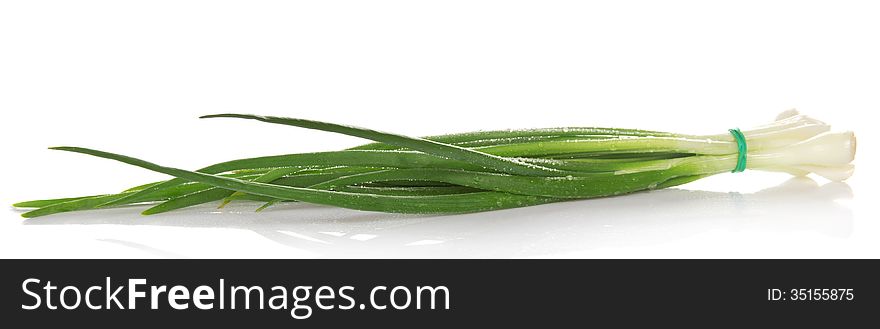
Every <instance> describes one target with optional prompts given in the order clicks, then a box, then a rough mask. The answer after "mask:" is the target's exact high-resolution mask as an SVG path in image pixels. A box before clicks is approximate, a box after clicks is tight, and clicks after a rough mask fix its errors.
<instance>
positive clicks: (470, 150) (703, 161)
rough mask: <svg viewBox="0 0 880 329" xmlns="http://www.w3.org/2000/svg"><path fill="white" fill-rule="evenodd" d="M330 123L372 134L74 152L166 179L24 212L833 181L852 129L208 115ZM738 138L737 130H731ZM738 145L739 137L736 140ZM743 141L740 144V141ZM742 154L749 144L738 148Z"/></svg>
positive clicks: (403, 205)
mask: <svg viewBox="0 0 880 329" xmlns="http://www.w3.org/2000/svg"><path fill="white" fill-rule="evenodd" d="M203 118H238V119H251V120H257V121H262V122H267V123H272V124H280V125H289V126H296V127H301V128H308V129H316V130H323V131H329V132H336V133H341V134H346V135H351V136H356V137H361V138H366V139H370V140H372V141H374V143H370V144H365V145H362V146H358V147H354V148H351V149H348V150H342V151H330V152H316V153H301V154H285V155H276V156H266V157H258V158H248V159H238V160H232V161H227V162H223V163H218V164H215V165H211V166H208V167H205V168H201V169H199V170H195V171H190V170H184V169H179V168H174V167H167V166H162V165H158V164H155V163H151V162H147V161H144V160H141V159H137V158H133V157H129V156H125V155H121V154H115V153H110V152H104V151H98V150H93V149H88V148H81V147H54V148H52V149H55V150H62V151H69V152H76V153H83V154H88V155H92V156H97V157H102V158H106V159H111V160H116V161H120V162H123V163H126V164H129V165H134V166H138V167H141V168H144V169H148V170H152V171H156V172H160V173H163V174H167V175H170V176H172V177H173V178H172V179H169V180H166V181H161V182H153V183H148V184H142V185H138V186H135V187H132V188H130V189H127V190H125V191H122V192H119V193H115V194H106V195H93V196H84V197H75V198H61V199H47V200H35V201H26V202H21V203H16V204H15V205H14V206H15V207H20V208H36V209H33V210H31V211H28V212H25V213H24V214H23V215H22V216H24V217H28V218H31V217H39V216H45V215H50V214H56V213H61V212H68V211H78V210H90V209H99V208H107V207H118V206H124V205H132V204H153V206H152V207H151V208H149V209H147V210H145V211H143V214H146V215H149V214H158V213H163V212H167V211H171V210H176V209H181V208H185V207H189V206H193V205H198V204H204V203H211V202H216V203H217V205H218V206H219V207H222V206H223V205H225V204H227V203H229V202H234V201H235V200H240V199H244V200H256V201H263V202H265V203H264V205H263V206H261V207H260V208H258V209H257V210H261V209H264V208H265V207H268V206H271V205H273V204H276V203H278V202H290V201H299V202H309V203H316V204H323V205H330V206H336V207H343V208H350V209H357V210H367V211H382V212H394V213H421V214H427V213H435V214H448V213H466V212H478V211H488V210H496V209H506V208H515V207H524V206H531V205H538V204H544V203H550V202H559V201H566V200H575V199H586V198H595V197H606V196H614V195H621V194H627V193H633V192H638V191H645V190H652V189H660V188H666V187H671V186H677V185H681V184H685V183H689V182H692V181H695V180H698V179H701V178H704V177H708V176H712V175H715V174H720V173H724V172H729V171H731V170H733V169H734V168H740V167H741V165H743V163H740V162H741V161H742V159H743V157H742V156H740V154H739V153H738V152H739V149H740V148H738V146H746V145H747V146H748V147H747V150H748V151H747V154H745V157H744V158H745V160H746V163H745V167H746V168H748V169H757V170H766V171H780V172H787V173H791V174H795V175H806V174H809V173H815V174H818V175H820V176H823V177H825V178H828V179H830V180H835V181H839V180H844V179H846V178H848V177H849V176H850V175H852V171H853V168H854V167H853V165H852V164H851V162H852V161H853V158H854V155H855V147H856V142H855V137H854V135H853V133H852V132H830V126H828V125H827V124H825V123H823V122H821V121H818V120H815V119H812V118H810V117H807V116H804V115H800V114H798V113H797V112H794V111H787V112H784V113H783V114H781V115H780V116H779V117H778V118H777V120H776V121H774V122H773V123H770V124H767V125H763V126H759V127H756V128H754V129H747V130H743V131H742V133H743V135H744V136H745V139H744V140H737V139H736V138H735V137H734V136H733V135H731V134H717V135H705V136H701V135H686V134H674V133H668V132H659V131H648V130H635V129H616V128H593V127H589V128H581V127H574V128H551V129H526V130H499V131H484V132H473V133H460V134H450V135H441V136H429V137H425V138H415V137H408V136H403V135H399V134H393V133H386V132H379V131H374V130H369V129H364V128H358V127H352V126H344V125H338V124H333V123H326V122H320V121H312V120H304V119H294V118H283V117H273V116H258V115H248V114H216V115H208V116H204V117H203ZM740 138H741V137H740ZM743 142H744V143H746V145H740V143H743ZM743 149H746V148H743ZM744 153H746V152H744Z"/></svg>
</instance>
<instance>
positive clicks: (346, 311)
mask: <svg viewBox="0 0 880 329" xmlns="http://www.w3.org/2000/svg"><path fill="white" fill-rule="evenodd" d="M878 274H880V261H878V260H4V261H2V273H0V278H2V294H0V296H2V315H3V318H4V320H5V321H6V322H12V323H22V324H27V325H28V326H36V327H41V326H45V325H52V324H88V325H90V326H92V327H94V326H99V327H100V326H106V327H117V328H118V327H120V326H123V327H124V326H127V325H129V324H138V325H172V326H174V325H182V324H198V325H222V326H253V325H257V324H259V325H266V324H273V325H284V326H291V327H310V326H330V327H334V326H335V327H338V326H342V325H382V326H385V327H388V326H392V327H398V326H399V327H404V326H406V327H420V326H428V327H434V326H441V325H456V324H457V325H468V324H471V325H476V324H490V325H493V326H496V325H517V326H523V325H535V326H538V325H541V326H547V325H554V326H563V325H566V326H578V327H581V326H589V325H592V324H612V325H620V326H627V325H636V324H641V325H660V324H670V325H698V326H703V327H707V326H716V325H720V324H725V325H726V324H731V323H739V324H753V325H762V326H763V325H769V324H772V323H777V324H785V325H789V326H790V325H794V324H812V325H817V324H829V325H834V326H835V327H841V326H845V325H846V324H849V323H859V324H862V325H864V324H867V323H873V322H874V321H875V320H876V315H874V314H875V313H876V311H877V310H878V309H880V291H878V287H880V284H878V277H880V275H878Z"/></svg>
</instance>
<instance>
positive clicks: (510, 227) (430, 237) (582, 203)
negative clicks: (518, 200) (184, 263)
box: [24, 177, 853, 258]
mask: <svg viewBox="0 0 880 329" xmlns="http://www.w3.org/2000/svg"><path fill="white" fill-rule="evenodd" d="M850 198H852V191H851V190H850V188H849V186H848V185H846V184H845V183H827V184H824V185H821V186H820V185H818V184H817V183H816V182H815V181H813V180H811V179H809V178H803V177H800V178H792V179H790V180H788V181H786V182H785V183H783V184H780V185H778V186H775V187H772V188H768V189H764V190H761V191H758V192H755V193H747V194H740V193H721V192H707V191H691V190H684V189H665V190H658V191H651V192H644V193H635V194H632V195H628V196H623V197H613V198H600V199H591V200H578V201H569V202H561V203H555V204H547V205H541V206H534V207H526V208H519V209H510V210H501V211H494V212H485V213H478V214H463V215H447V216H434V215H397V214H384V213H371V212H360V211H352V210H346V209H339V208H332V207H324V206H317V205H310V204H301V203H285V204H279V205H277V206H275V207H273V208H270V209H267V210H265V211H263V212H260V213H259V214H258V215H255V214H254V212H253V210H254V209H255V208H256V207H257V206H259V203H249V202H236V203H233V204H230V205H228V206H227V207H226V208H224V209H216V207H215V206H212V205H203V206H198V207H193V208H189V209H184V210H179V211H175V212H170V213H164V214H159V215H153V216H135V215H132V213H133V212H135V211H139V210H141V209H143V208H142V207H135V209H133V208H132V207H127V208H120V209H107V210H99V211H86V212H73V213H65V214H59V215H53V216H47V217H44V218H36V219H31V220H27V221H25V222H24V224H25V225H69V224H76V225H151V226H169V227H188V228H196V229H197V228H227V229H241V230H249V231H253V232H255V233H257V234H260V235H261V236H262V237H264V238H266V239H269V240H271V241H273V242H276V243H278V244H281V245H284V246H287V247H290V248H295V249H296V250H303V251H308V252H311V253H313V254H315V255H318V256H319V257H331V258H332V257H341V258H357V257H380V258H381V257H390V256H393V257H402V258H406V257H451V258H458V257H541V256H553V255H561V254H565V253H577V252H582V251H589V250H593V249H597V248H615V247H630V246H644V245H655V244H662V243H666V242H671V241H676V240H681V239H685V238H688V237H691V236H695V235H698V234H701V233H705V232H708V231H711V230H718V229H721V230H731V231H758V232H771V233H772V232H784V233H791V232H815V233H819V234H825V235H830V236H837V237H846V236H848V235H850V234H851V232H852V226H853V215H852V212H851V210H850V209H848V208H847V207H846V206H845V205H842V204H839V203H838V202H836V200H840V199H850ZM196 234H198V233H196ZM113 241H114V244H118V245H124V246H127V247H131V248H135V249H139V250H142V251H145V252H150V253H153V254H156V253H154V252H152V251H155V250H160V249H157V248H154V247H151V246H143V245H140V244H133V243H126V242H125V241H119V240H113ZM743 243H748V241H744V242H743ZM163 254H165V255H164V256H168V254H167V253H165V252H163ZM157 256H160V257H164V256H163V255H158V254H157Z"/></svg>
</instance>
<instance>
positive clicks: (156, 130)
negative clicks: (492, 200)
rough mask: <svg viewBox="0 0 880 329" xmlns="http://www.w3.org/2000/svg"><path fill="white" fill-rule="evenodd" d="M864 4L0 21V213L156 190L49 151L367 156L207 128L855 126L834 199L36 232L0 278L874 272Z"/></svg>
mask: <svg viewBox="0 0 880 329" xmlns="http://www.w3.org/2000/svg"><path fill="white" fill-rule="evenodd" d="M875 4H876V2H872V1H727V2H713V1H602V2H599V1H596V2H594V3H590V2H584V1H570V2H568V1H311V2H305V1H302V2H293V1H277V2H273V1H241V2H230V1H137V2H134V1H15V2H13V1H4V2H2V4H0V113H2V114H3V115H2V118H0V125H2V126H0V133H2V136H0V140H2V150H3V153H4V155H3V161H2V162H0V166H2V171H0V172H2V175H3V176H2V177H3V178H2V188H0V202H2V203H3V204H5V205H9V204H11V203H13V202H16V201H22V200H28V199H39V198H52V197H64V196H77V195H85V194H99V193H106V192H115V191H118V190H120V189H123V188H126V187H129V186H132V185H135V184H140V183H145V182H149V181H153V180H159V179H164V178H165V177H164V176H162V175H159V174H154V173H151V172H147V171H145V170H142V169H139V168H134V167H129V166H126V165H123V164H120V163H116V162H113V161H108V160H103V159H97V158H92V157H88V156H84V155H77V154H71V153H62V152H55V151H49V150H46V147H48V146H57V145H75V146H85V147H92V148H98V149H103V150H108V151H112V152H121V153H125V154H128V155H132V156H137V157H142V158H145V159H149V160H152V161H155V162H157V163H160V164H166V165H171V166H177V167H183V168H190V169H195V168H198V167H201V166H204V165H207V164H211V163H214V162H219V161H224V160H229V159H233V158H243V157H251V156H260V155H271V154H281V153H290V152H306V151H321V150H335V149H340V148H344V147H349V146H353V145H357V144H359V143H362V142H363V141H362V140H359V139H356V138H351V137H346V136H339V135H333V134H329V133H323V132H317V131H309V130H302V129H297V128H293V127H281V126H273V125H266V124H260V123H256V122H251V121H236V120H219V119H218V120H198V119H196V117H197V116H198V115H202V114H208V113H215V112H252V113H260V114H276V115H286V116H296V117H304V118H310V119H319V120H326V121H332V122H340V123H348V124H356V125H360V126H365V127H370V128H375V129H380V130H387V131H394V132H398V133H403V134H409V135H431V134H442V133H451V132H462V131H470V130H479V129H501V128H529V127H555V126H613V127H632V128H645V129H657V130H668V131H675V132H681V133H719V132H725V131H726V129H727V128H731V127H737V126H738V127H742V128H745V127H748V126H750V125H757V124H763V123H766V122H769V121H771V120H772V119H773V117H774V116H775V114H776V113H777V112H780V111H782V110H785V109H788V108H792V107H796V108H798V109H800V110H801V111H802V112H804V113H807V114H809V115H811V116H814V117H816V118H819V119H821V120H824V121H826V122H829V123H832V124H833V125H834V126H835V127H837V128H838V129H845V130H854V131H855V132H856V135H857V136H858V138H859V147H860V149H859V151H858V154H857V157H856V162H855V164H856V167H857V169H856V170H857V171H856V174H855V176H853V177H852V178H851V179H850V180H849V181H848V182H847V183H846V184H826V183H827V182H826V181H823V180H822V179H820V178H816V179H815V181H812V180H809V179H795V180H789V179H790V177H789V176H787V175H784V174H770V173H760V172H754V171H748V172H746V173H744V174H737V175H734V174H724V175H719V176H716V177H712V178H709V179H705V180H703V181H700V182H697V183H693V184H689V185H685V186H683V187H682V188H681V189H670V190H663V191H655V192H650V193H639V194H635V195H630V196H622V197H616V198H606V199H596V200H584V201H574V202H566V203H559V204H551V205H544V206H537V207H530V208H524V209H513V210H505V211H497V212H491V213H482V214H470V215H456V216H405V215H387V214H380V213H368V212H358V211H349V210H340V209H333V208H329V207H322V206H310V205H295V204H292V205H283V206H278V207H275V208H272V209H270V210H267V211H264V212H262V213H258V214H255V213H253V211H252V210H253V209H254V208H255V207H256V206H258V204H254V203H243V202H240V203H235V204H233V205H231V206H229V207H228V208H226V209H224V210H216V209H215V207H214V206H213V205H210V206H201V207H196V208H191V209H186V210H182V211H177V212H173V213H167V214H162V215H157V216H151V217H143V216H140V215H138V213H139V211H140V210H142V209H144V207H136V208H124V209H114V210H102V211H89V212H81V213H74V214H64V215H56V216H50V217H45V218H38V219H33V220H24V219H22V218H20V217H19V214H20V212H19V211H17V210H14V209H12V208H11V207H8V206H7V207H8V209H4V210H3V213H2V219H0V256H2V257H13V258H29V257H62V258H63V257H125V258H129V257H131V258H139V257H209V258H212V257H220V258H225V257H243V258H274V257H453V258H457V257H589V258H606V257H611V258H617V257H623V258H630V257H634V258H692V257H701V258H765V257H783V258H826V257H830V258H877V257H880V222H878V218H880V216H878V214H880V213H878V211H877V207H878V206H877V203H878V198H877V192H876V188H877V187H876V186H877V183H878V180H877V176H878V175H877V173H876V172H877V168H880V163H878V157H877V154H876V150H877V148H876V146H875V145H876V143H877V142H878V141H880V139H878V137H877V128H876V127H877V121H875V120H874V114H873V113H874V112H875V111H876V110H877V109H880V42H878V40H880V19H878V17H880V10H878V8H877V6H876V5H875Z"/></svg>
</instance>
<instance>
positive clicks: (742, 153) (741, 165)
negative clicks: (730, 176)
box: [729, 128, 749, 173]
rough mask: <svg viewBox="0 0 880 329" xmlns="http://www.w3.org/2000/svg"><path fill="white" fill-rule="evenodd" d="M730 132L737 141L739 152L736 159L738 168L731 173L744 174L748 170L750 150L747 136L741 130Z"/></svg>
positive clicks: (734, 129)
mask: <svg viewBox="0 0 880 329" xmlns="http://www.w3.org/2000/svg"><path fill="white" fill-rule="evenodd" d="M729 131H730V134H731V135H733V139H734V140H736V149H737V152H738V155H737V157H736V167H735V168H733V170H732V171H731V172H732V173H738V172H743V171H745V170H746V155H747V154H748V152H749V148H748V147H747V146H746V135H743V133H742V131H740V130H739V128H733V129H730V130H729Z"/></svg>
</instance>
